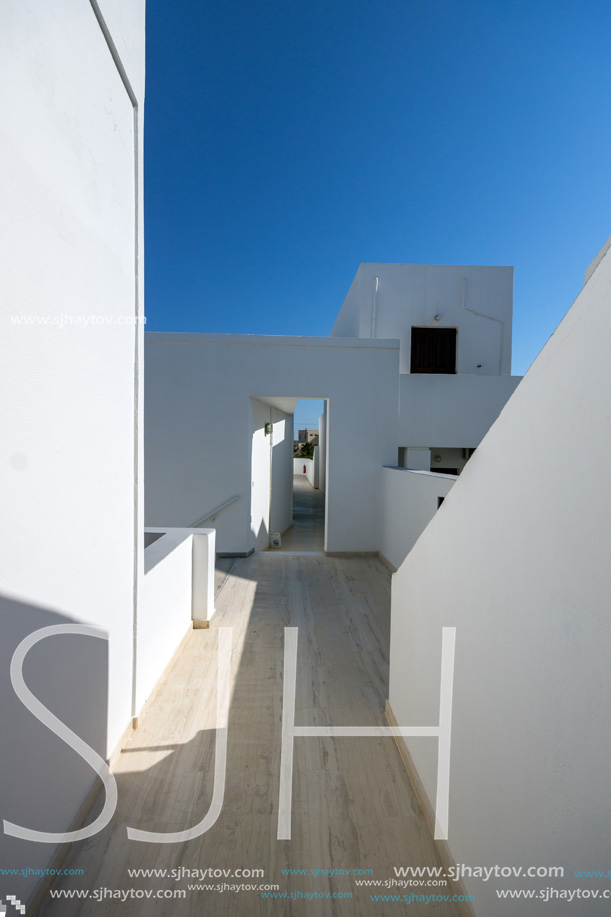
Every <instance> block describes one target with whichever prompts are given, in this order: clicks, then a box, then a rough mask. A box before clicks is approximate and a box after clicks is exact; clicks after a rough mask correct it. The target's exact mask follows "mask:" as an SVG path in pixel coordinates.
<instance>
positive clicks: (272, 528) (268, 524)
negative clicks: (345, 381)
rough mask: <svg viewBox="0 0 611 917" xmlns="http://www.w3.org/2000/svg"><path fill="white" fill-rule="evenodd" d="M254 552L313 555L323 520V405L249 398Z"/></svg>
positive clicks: (310, 400)
mask: <svg viewBox="0 0 611 917" xmlns="http://www.w3.org/2000/svg"><path fill="white" fill-rule="evenodd" d="M251 422H252V427H251V431H252V475H251V477H252V489H251V531H252V536H253V547H254V549H255V550H256V551H266V550H272V551H274V552H296V553H319V552H322V551H324V549H325V532H326V515H327V500H326V491H327V483H326V482H327V441H328V409H327V400H326V399H320V398H317V399H315V398H302V399H298V398H280V397H274V398H270V397H258V398H255V397H251Z"/></svg>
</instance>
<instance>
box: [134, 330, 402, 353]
mask: <svg viewBox="0 0 611 917" xmlns="http://www.w3.org/2000/svg"><path fill="white" fill-rule="evenodd" d="M144 338H145V341H146V342H150V343H151V344H161V343H166V342H167V343H171V344H228V345H234V346H236V345H237V346H241V347H335V348H338V347H339V348H343V349H346V348H352V349H353V350H356V349H360V350H363V349H365V350H367V349H378V350H398V349H399V346H400V344H399V341H398V340H385V339H378V338H341V337H334V338H332V337H325V338H323V337H316V338H310V337H298V336H297V335H282V334H200V333H199V332H191V331H189V332H182V331H178V332H174V331H147V332H146V333H145V335H144Z"/></svg>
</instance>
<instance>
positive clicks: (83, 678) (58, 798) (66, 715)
mask: <svg viewBox="0 0 611 917" xmlns="http://www.w3.org/2000/svg"><path fill="white" fill-rule="evenodd" d="M79 623H82V622H79V621H75V619H74V618H69V617H67V616H66V615H63V614H60V613H58V612H56V611H50V610H48V609H45V608H40V607H38V606H35V605H28V604H25V603H23V602H18V601H15V600H13V599H10V598H7V597H3V596H1V597H0V695H1V696H2V705H1V706H0V735H1V736H2V773H3V779H2V781H1V783H0V817H1V818H2V819H6V820H7V821H10V822H13V823H14V824H16V825H19V826H21V827H24V828H31V829H34V830H37V831H48V832H62V831H66V830H68V829H69V828H70V826H71V825H72V822H73V820H74V818H75V816H76V815H77V813H78V811H79V809H80V807H81V805H82V803H83V802H84V800H85V798H86V796H87V794H88V793H89V791H90V789H91V787H92V786H93V784H94V781H96V780H97V779H98V778H97V777H96V776H95V774H94V772H93V770H92V769H91V767H90V766H89V765H88V764H87V763H86V762H85V761H84V760H83V759H82V758H81V757H80V756H79V755H78V754H77V753H76V752H75V751H73V750H72V749H71V748H69V747H68V745H66V744H65V743H64V742H63V741H62V740H61V739H59V738H58V736H56V735H55V733H54V732H52V731H51V730H50V729H48V728H47V727H46V726H44V725H43V724H42V723H41V722H40V721H39V720H38V719H36V718H35V717H34V716H33V714H32V713H30V711H29V710H28V709H27V708H26V707H25V706H24V705H23V704H22V702H21V701H20V700H19V698H18V697H17V695H16V694H15V691H14V689H13V686H12V684H11V679H10V665H11V659H12V657H13V654H14V652H15V649H16V648H17V646H18V645H19V643H21V641H22V640H24V639H25V638H26V637H27V636H29V635H30V634H33V633H34V632H35V631H37V630H40V629H41V628H43V627H50V626H51V625H58V624H60V625H66V624H79ZM23 678H24V680H25V684H26V685H27V687H28V688H29V690H30V691H31V692H32V693H33V694H34V696H35V697H36V698H37V699H38V700H40V701H41V702H42V703H43V704H44V705H45V707H47V708H48V709H49V710H50V711H51V712H52V713H53V714H54V715H55V716H57V717H58V718H59V719H60V720H61V721H62V722H63V723H65V724H66V726H68V727H69V728H70V729H71V730H73V732H75V733H76V734H77V735H78V736H80V738H81V739H83V741H84V742H86V743H87V744H88V745H89V746H90V747H91V748H93V749H94V750H95V751H96V752H97V753H98V755H100V757H102V758H104V757H105V756H106V739H107V735H106V728H107V710H108V642H107V641H106V640H100V639H96V638H95V637H87V636H82V635H79V634H65V635H57V636H55V635H54V636H50V637H48V638H46V639H44V640H41V641H40V642H39V643H37V644H36V645H35V646H33V647H32V648H31V650H30V651H29V652H28V654H27V655H26V657H25V660H24V663H23ZM100 786H101V782H100ZM54 850H55V845H53V844H45V843H42V844H41V843H34V842H32V841H25V840H22V839H20V838H15V837H11V836H9V835H7V834H4V832H2V833H0V863H2V866H3V867H4V868H7V869H19V870H21V869H26V868H28V867H29V868H32V869H44V868H45V867H48V866H49V865H50V862H51V859H52V857H53V855H54ZM37 884H38V880H37V878H36V877H35V876H29V877H27V878H26V877H25V876H21V875H19V876H17V875H13V876H5V875H0V897H1V898H6V895H16V896H17V897H18V898H20V899H21V901H26V900H27V899H28V898H29V897H30V896H31V894H32V892H33V890H34V889H35V887H36V885H37Z"/></svg>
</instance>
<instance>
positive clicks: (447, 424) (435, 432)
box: [399, 373, 522, 448]
mask: <svg viewBox="0 0 611 917" xmlns="http://www.w3.org/2000/svg"><path fill="white" fill-rule="evenodd" d="M521 378H522V377H521V376H472V375H456V376H445V375H438V376H436V375H426V374H422V375H419V374H413V375H412V374H409V373H404V374H402V375H401V376H400V401H399V445H400V446H426V447H430V446H455V447H460V448H473V447H474V446H478V445H479V443H480V442H481V440H482V439H483V437H484V436H485V435H486V433H487V432H488V430H489V428H490V427H491V426H492V424H493V423H494V421H495V420H496V419H497V417H498V416H499V414H500V412H501V411H502V409H503V407H504V405H505V404H506V402H507V401H508V399H509V398H510V397H511V395H512V394H513V392H514V391H515V389H516V387H517V385H518V383H519V382H520V379H521Z"/></svg>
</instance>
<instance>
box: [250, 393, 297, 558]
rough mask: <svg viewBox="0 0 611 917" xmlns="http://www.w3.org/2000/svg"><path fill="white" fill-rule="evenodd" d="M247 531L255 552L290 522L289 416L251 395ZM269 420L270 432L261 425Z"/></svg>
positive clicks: (286, 527) (290, 462)
mask: <svg viewBox="0 0 611 917" xmlns="http://www.w3.org/2000/svg"><path fill="white" fill-rule="evenodd" d="M250 404H251V435H252V466H251V530H252V534H253V539H254V546H255V549H256V550H257V551H264V550H266V549H267V548H268V547H269V539H270V535H271V533H272V532H280V534H282V533H283V532H285V531H286V530H287V529H288V528H289V527H290V526H291V525H292V522H293V417H292V415H291V414H286V413H285V412H284V411H280V410H279V409H278V408H275V407H272V406H270V405H269V404H266V403H265V402H263V401H260V400H259V399H258V398H251V399H250ZM268 423H271V425H272V429H271V432H268V433H266V432H265V425H266V424H268Z"/></svg>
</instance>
